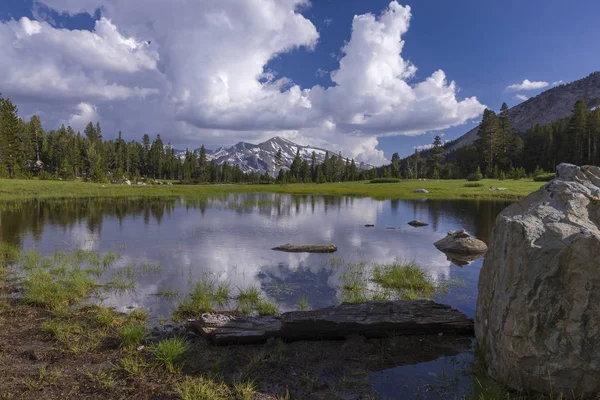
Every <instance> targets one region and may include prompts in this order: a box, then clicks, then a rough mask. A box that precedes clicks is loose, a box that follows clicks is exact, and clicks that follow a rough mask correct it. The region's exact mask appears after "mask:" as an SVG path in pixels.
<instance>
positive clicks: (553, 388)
mask: <svg viewBox="0 0 600 400" xmlns="http://www.w3.org/2000/svg"><path fill="white" fill-rule="evenodd" d="M599 187H600V168H598V167H582V168H579V167H576V166H574V165H570V164H561V165H559V166H558V168H557V178H556V179H555V180H553V181H551V182H549V183H548V184H546V185H544V186H543V187H542V188H541V189H540V190H538V191H537V192H535V193H533V194H531V195H529V196H527V197H526V198H524V199H523V200H521V201H520V202H518V203H516V204H513V205H511V206H509V207H508V208H506V209H505V210H504V211H503V212H502V213H501V214H500V215H499V216H498V218H497V219H496V224H495V226H494V230H493V232H492V236H491V239H490V243H489V244H490V246H489V250H488V253H487V256H486V259H485V261H484V264H483V268H482V270H481V274H480V276H479V295H478V298H477V311H476V319H475V333H476V336H477V341H478V343H479V346H480V348H481V349H482V353H483V355H484V359H485V361H486V363H487V365H488V369H489V372H490V374H491V375H492V376H493V377H494V378H496V379H498V380H499V381H501V382H504V383H505V384H506V385H508V386H510V387H512V388H514V389H525V390H532V391H536V392H541V393H550V392H552V393H553V394H554V396H555V397H556V396H557V394H558V393H559V392H563V393H564V394H566V395H567V397H568V398H572V393H574V394H575V396H576V397H577V398H580V397H584V398H585V397H590V396H593V395H595V394H598V393H600V230H599V227H600V197H599V195H600V188H599Z"/></svg>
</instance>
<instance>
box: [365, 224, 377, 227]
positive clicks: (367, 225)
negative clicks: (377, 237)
mask: <svg viewBox="0 0 600 400" xmlns="http://www.w3.org/2000/svg"><path fill="white" fill-rule="evenodd" d="M365 226H366V227H367V228H372V227H374V226H375V225H373V224H365Z"/></svg>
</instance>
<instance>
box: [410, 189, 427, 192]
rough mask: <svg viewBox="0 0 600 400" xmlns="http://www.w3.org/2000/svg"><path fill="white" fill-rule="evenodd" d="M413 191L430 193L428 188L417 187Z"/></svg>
mask: <svg viewBox="0 0 600 400" xmlns="http://www.w3.org/2000/svg"><path fill="white" fill-rule="evenodd" d="M412 192H413V193H429V191H428V190H427V189H415V190H413V191H412Z"/></svg>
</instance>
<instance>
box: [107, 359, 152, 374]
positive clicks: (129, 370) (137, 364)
mask: <svg viewBox="0 0 600 400" xmlns="http://www.w3.org/2000/svg"><path fill="white" fill-rule="evenodd" d="M147 367H148V365H147V364H146V363H145V361H144V360H143V359H142V358H141V357H139V356H132V357H125V358H122V359H120V360H119V362H118V363H117V365H115V370H117V371H121V372H124V373H125V374H127V375H129V376H138V375H142V374H143V373H144V371H145V370H146V368H147Z"/></svg>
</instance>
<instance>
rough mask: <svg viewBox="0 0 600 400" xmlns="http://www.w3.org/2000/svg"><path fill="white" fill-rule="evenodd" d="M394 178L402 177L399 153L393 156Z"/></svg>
mask: <svg viewBox="0 0 600 400" xmlns="http://www.w3.org/2000/svg"><path fill="white" fill-rule="evenodd" d="M392 176H393V177H394V178H399V177H400V156H399V155H398V153H394V154H392Z"/></svg>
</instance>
